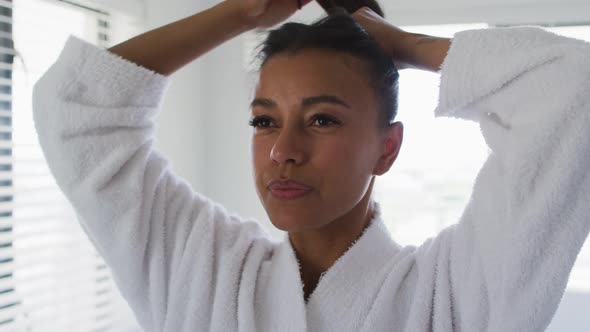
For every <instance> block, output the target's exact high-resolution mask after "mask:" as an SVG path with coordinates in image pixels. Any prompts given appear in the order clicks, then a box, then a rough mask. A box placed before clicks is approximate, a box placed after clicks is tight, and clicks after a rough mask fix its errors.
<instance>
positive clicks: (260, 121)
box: [249, 116, 272, 128]
mask: <svg viewBox="0 0 590 332" xmlns="http://www.w3.org/2000/svg"><path fill="white" fill-rule="evenodd" d="M249 124H250V126H252V127H254V128H268V127H270V126H271V125H272V119H271V118H269V117H267V116H256V117H254V118H253V119H252V120H250V123H249Z"/></svg>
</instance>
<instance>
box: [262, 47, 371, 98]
mask: <svg viewBox="0 0 590 332" xmlns="http://www.w3.org/2000/svg"><path fill="white" fill-rule="evenodd" d="M316 95H334V96H338V97H340V98H343V99H345V100H351V99H352V100H358V101H359V102H361V103H362V104H366V102H363V99H372V98H374V91H373V90H372V89H371V85H370V82H369V78H368V74H366V73H365V68H364V64H363V62H362V61H361V60H359V59H356V58H354V57H352V56H349V55H347V54H343V53H338V52H331V51H322V50H306V51H301V52H298V53H296V54H287V53H285V54H279V55H276V56H273V57H272V58H270V59H269V60H268V61H267V62H266V63H265V64H264V66H263V67H262V68H261V70H260V73H259V77H258V80H257V85H256V97H257V98H267V99H276V98H279V99H289V98H290V97H292V98H297V99H301V98H305V97H311V96H316ZM351 102H353V101H351Z"/></svg>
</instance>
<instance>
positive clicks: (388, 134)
mask: <svg viewBox="0 0 590 332" xmlns="http://www.w3.org/2000/svg"><path fill="white" fill-rule="evenodd" d="M384 130H385V133H384V139H385V142H384V143H383V151H382V154H381V156H379V160H378V161H377V165H375V168H374V169H373V174H374V175H383V174H385V173H387V172H388V171H389V169H390V168H391V165H393V163H394V162H395V160H396V159H397V156H398V154H399V151H400V148H401V146H402V141H403V139H404V125H403V123H401V122H400V121H398V122H394V123H392V124H390V125H389V126H388V127H387V128H386V129H384Z"/></svg>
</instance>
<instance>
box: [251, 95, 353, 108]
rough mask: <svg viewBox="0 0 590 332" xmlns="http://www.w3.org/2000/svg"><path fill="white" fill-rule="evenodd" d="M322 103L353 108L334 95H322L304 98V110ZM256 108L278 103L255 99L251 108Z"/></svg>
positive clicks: (274, 105)
mask: <svg viewBox="0 0 590 332" xmlns="http://www.w3.org/2000/svg"><path fill="white" fill-rule="evenodd" d="M322 103H328V104H336V105H340V106H344V107H346V108H352V107H350V105H348V103H346V102H345V101H344V100H342V99H341V98H339V97H336V96H332V95H320V96H313V97H306V98H303V100H302V101H301V106H302V107H303V108H306V107H309V106H313V105H316V104H322ZM256 106H260V107H264V108H273V107H276V106H277V103H276V102H275V101H274V100H272V99H268V98H255V99H254V100H253V101H252V103H251V104H250V107H252V108H253V107H256Z"/></svg>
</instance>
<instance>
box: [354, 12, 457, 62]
mask: <svg viewBox="0 0 590 332" xmlns="http://www.w3.org/2000/svg"><path fill="white" fill-rule="evenodd" d="M352 16H353V17H354V18H355V19H356V20H357V22H358V23H359V24H360V25H361V26H362V27H363V28H364V29H365V30H366V31H367V32H368V33H369V35H371V36H372V37H373V38H374V39H375V40H376V41H377V43H379V45H380V46H381V48H382V49H383V50H385V52H387V54H389V55H390V56H391V57H392V58H393V62H394V63H395V65H396V67H397V68H398V69H404V68H416V69H424V70H430V71H435V72H437V71H439V70H440V66H441V64H442V63H443V61H444V59H445V57H446V55H447V52H448V50H449V47H450V39H448V38H440V37H433V36H428V35H423V34H416V33H410V32H407V31H404V30H402V29H400V28H398V27H396V26H394V25H392V24H391V23H389V22H387V21H386V20H385V19H384V18H382V17H381V16H379V15H378V14H377V13H375V12H374V11H373V10H371V9H370V8H368V7H363V8H361V9H359V10H357V11H356V12H354V13H353V14H352Z"/></svg>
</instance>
